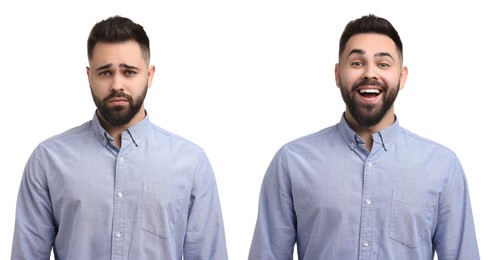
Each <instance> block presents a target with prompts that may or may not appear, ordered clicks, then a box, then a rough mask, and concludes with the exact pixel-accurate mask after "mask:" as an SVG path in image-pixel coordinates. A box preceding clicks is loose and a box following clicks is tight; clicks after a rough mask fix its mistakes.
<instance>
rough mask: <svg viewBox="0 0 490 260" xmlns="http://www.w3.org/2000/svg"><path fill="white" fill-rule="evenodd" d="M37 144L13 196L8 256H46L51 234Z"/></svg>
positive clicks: (40, 257)
mask: <svg viewBox="0 0 490 260" xmlns="http://www.w3.org/2000/svg"><path fill="white" fill-rule="evenodd" d="M42 169H43V167H42V153H41V149H40V148H39V147H38V148H37V149H36V150H35V151H34V152H33V154H32V155H31V157H30V158H29V160H28V162H27V164H26V167H25V169H24V173H23V176H22V180H21V184H20V188H19V193H18V197H17V208H16V219H15V228H14V238H13V242H12V255H11V259H49V257H50V254H51V248H52V245H53V241H54V237H55V230H56V229H55V223H54V219H53V213H52V207H51V201H50V196H49V190H48V184H47V180H46V176H45V174H44V172H43V170H42Z"/></svg>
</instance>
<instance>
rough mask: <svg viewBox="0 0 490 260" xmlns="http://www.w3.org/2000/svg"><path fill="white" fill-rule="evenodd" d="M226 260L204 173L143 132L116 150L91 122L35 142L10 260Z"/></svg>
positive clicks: (195, 160)
mask: <svg viewBox="0 0 490 260" xmlns="http://www.w3.org/2000/svg"><path fill="white" fill-rule="evenodd" d="M52 248H53V252H54V255H55V257H56V259H80V260H87V259H90V260H99V259H101V260H102V259H112V260H118V259H126V260H136V259H137V260H146V259H148V260H150V259H151V260H156V259H165V260H174V259H182V257H184V259H216V260H223V259H227V251H226V242H225V233H224V227H223V219H222V214H221V208H220V202H219V197H218V191H217V186H216V181H215V177H214V173H213V170H212V168H211V165H210V163H209V161H208V159H207V157H206V155H205V153H204V152H203V150H202V149H201V148H200V147H198V146H197V145H195V144H193V143H191V142H189V141H187V140H185V139H183V138H181V137H179V136H177V135H174V134H172V133H169V132H168V131H165V130H163V129H161V128H159V127H158V126H156V125H154V124H152V123H151V122H150V120H149V117H148V116H146V118H145V119H144V120H143V121H141V122H139V123H138V124H136V125H134V126H132V127H130V128H129V129H128V130H126V131H124V132H123V133H122V143H121V148H120V149H119V148H117V147H116V146H115V145H114V139H113V138H112V137H110V136H109V135H108V134H107V132H106V131H105V130H104V129H103V128H102V127H101V125H100V122H99V120H98V118H97V116H96V115H94V117H93V120H91V121H89V122H87V123H85V124H83V125H81V126H79V127H76V128H73V129H71V130H69V131H67V132H65V133H62V134H60V135H58V136H54V137H52V138H50V139H48V140H46V141H44V142H42V143H41V144H40V145H39V146H38V147H37V148H36V149H35V150H34V152H33V153H32V155H31V157H30V158H29V160H28V162H27V165H26V167H25V172H24V175H23V178H22V182H21V185H20V190H19V195H18V200H17V213H16V223H15V232H14V239H13V246H12V259H29V260H33V259H49V255H50V252H51V249H52Z"/></svg>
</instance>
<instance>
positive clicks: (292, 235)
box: [248, 148, 296, 260]
mask: <svg viewBox="0 0 490 260" xmlns="http://www.w3.org/2000/svg"><path fill="white" fill-rule="evenodd" d="M284 157H285V148H282V149H281V150H279V152H278V153H277V154H276V155H275V156H274V158H273V159H272V162H271V163H270V165H269V167H268V169H267V172H266V174H265V176H264V180H263V182H262V187H261V191H260V198H259V212H258V217H257V223H256V226H255V231H254V235H253V238H252V244H251V247H250V252H249V257H248V259H249V260H266V259H277V260H289V259H291V260H292V259H293V251H294V244H295V243H296V214H295V211H294V208H293V198H292V193H291V182H290V178H289V176H288V172H287V168H286V166H285V159H284Z"/></svg>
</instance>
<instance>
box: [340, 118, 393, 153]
mask: <svg viewBox="0 0 490 260" xmlns="http://www.w3.org/2000/svg"><path fill="white" fill-rule="evenodd" d="M344 116H345V120H346V121H347V124H348V125H349V126H350V127H351V128H352V129H353V130H354V132H356V133H357V134H358V135H359V136H360V137H361V138H362V140H364V142H366V144H365V146H366V149H367V150H368V151H371V149H372V147H373V134H375V133H379V132H380V131H381V130H383V129H385V128H386V127H389V126H391V125H392V124H393V123H394V122H395V114H394V112H393V111H392V110H390V111H388V112H387V113H386V114H385V115H384V117H383V119H381V121H380V122H379V123H377V124H376V125H373V126H361V125H359V123H358V122H357V121H356V120H355V119H354V117H352V115H351V114H350V112H349V111H345V113H344Z"/></svg>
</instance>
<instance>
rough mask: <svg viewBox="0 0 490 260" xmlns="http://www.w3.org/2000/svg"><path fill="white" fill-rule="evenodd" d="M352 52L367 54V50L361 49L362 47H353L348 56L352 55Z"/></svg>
mask: <svg viewBox="0 0 490 260" xmlns="http://www.w3.org/2000/svg"><path fill="white" fill-rule="evenodd" d="M352 54H361V55H364V54H366V51H365V50H361V49H352V50H351V51H350V52H349V55H347V56H351V55H352Z"/></svg>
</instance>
